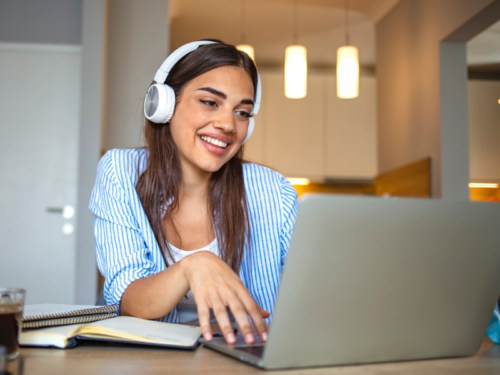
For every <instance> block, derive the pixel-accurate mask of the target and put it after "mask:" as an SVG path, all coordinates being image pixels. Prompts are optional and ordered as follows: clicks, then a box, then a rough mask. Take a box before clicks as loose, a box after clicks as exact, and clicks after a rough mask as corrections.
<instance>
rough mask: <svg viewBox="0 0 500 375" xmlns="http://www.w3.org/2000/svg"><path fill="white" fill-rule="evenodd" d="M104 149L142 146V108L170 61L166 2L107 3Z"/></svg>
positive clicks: (128, 0) (117, 0)
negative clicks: (157, 75) (162, 67)
mask: <svg viewBox="0 0 500 375" xmlns="http://www.w3.org/2000/svg"><path fill="white" fill-rule="evenodd" d="M108 1H109V9H108V41H107V45H108V48H107V53H108V57H107V59H108V61H107V89H106V91H107V93H106V101H107V115H106V125H105V132H104V134H105V135H104V149H105V150H110V149H113V148H129V147H138V146H142V145H143V141H142V126H143V121H142V119H143V115H142V105H143V101H144V95H145V93H146V90H147V88H148V87H149V84H150V83H151V81H152V80H153V77H154V75H155V72H156V70H157V69H158V68H159V67H160V65H161V63H162V62H163V60H165V58H166V57H167V52H168V42H169V29H168V0H147V1H143V0H108Z"/></svg>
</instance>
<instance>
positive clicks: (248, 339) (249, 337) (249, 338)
mask: <svg viewBox="0 0 500 375" xmlns="http://www.w3.org/2000/svg"><path fill="white" fill-rule="evenodd" d="M254 340H255V339H254V337H253V335H252V334H251V333H247V334H246V335H245V341H246V342H247V343H250V344H252V343H253V342H254Z"/></svg>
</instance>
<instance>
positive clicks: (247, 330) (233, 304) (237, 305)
mask: <svg viewBox="0 0 500 375" xmlns="http://www.w3.org/2000/svg"><path fill="white" fill-rule="evenodd" d="M225 299H226V301H227V304H228V306H229V308H230V309H231V312H232V314H233V316H234V318H235V319H236V323H238V326H239V327H240V331H241V334H242V335H243V339H244V340H245V343H247V344H253V343H254V342H255V335H254V333H253V329H252V326H251V324H250V321H249V320H248V315H247V311H246V310H245V307H244V306H243V304H242V303H241V301H240V300H239V298H238V297H237V296H236V295H235V294H232V295H230V296H228V297H227V298H225Z"/></svg>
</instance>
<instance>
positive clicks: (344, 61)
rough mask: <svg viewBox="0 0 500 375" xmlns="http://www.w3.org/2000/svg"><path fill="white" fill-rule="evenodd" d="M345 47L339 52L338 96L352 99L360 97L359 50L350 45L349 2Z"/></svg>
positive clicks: (346, 11) (346, 15)
mask: <svg viewBox="0 0 500 375" xmlns="http://www.w3.org/2000/svg"><path fill="white" fill-rule="evenodd" d="M345 4H346V6H345V28H346V29H345V44H346V45H345V46H343V47H340V48H339V49H338V50H337V96H338V97H339V98H341V99H352V98H356V97H358V95H359V58H358V49H357V48H356V47H354V46H350V45H349V0H345Z"/></svg>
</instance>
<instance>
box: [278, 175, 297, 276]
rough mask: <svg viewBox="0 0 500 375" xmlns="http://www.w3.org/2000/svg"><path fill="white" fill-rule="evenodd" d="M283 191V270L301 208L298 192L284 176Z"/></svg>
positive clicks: (281, 243) (281, 244)
mask: <svg viewBox="0 0 500 375" xmlns="http://www.w3.org/2000/svg"><path fill="white" fill-rule="evenodd" d="M280 178H281V180H280V190H281V232H280V250H281V269H282V270H283V266H284V264H285V261H286V258H287V256H288V249H289V247H290V241H291V239H292V234H293V227H294V226H295V220H296V219H297V210H298V208H299V198H298V195H297V191H296V190H295V189H294V187H293V186H292V184H290V182H289V181H288V180H287V179H286V178H285V177H283V176H281V177H280Z"/></svg>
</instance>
